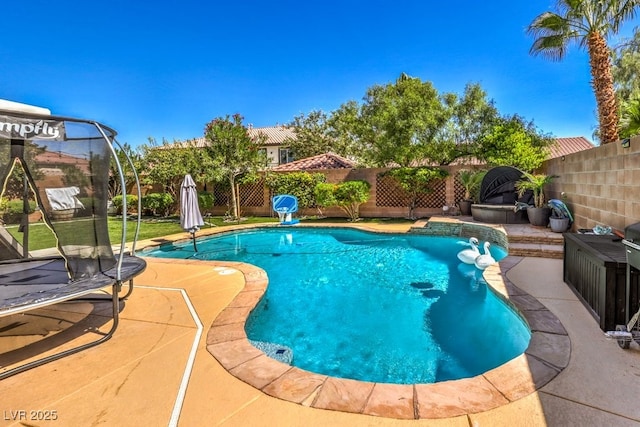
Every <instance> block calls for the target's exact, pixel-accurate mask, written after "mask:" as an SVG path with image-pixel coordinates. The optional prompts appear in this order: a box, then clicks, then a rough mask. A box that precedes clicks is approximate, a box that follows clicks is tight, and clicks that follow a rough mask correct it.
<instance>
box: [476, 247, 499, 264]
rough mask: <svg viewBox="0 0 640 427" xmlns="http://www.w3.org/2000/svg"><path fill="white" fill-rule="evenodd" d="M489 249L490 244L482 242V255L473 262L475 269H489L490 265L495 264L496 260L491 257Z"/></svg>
mask: <svg viewBox="0 0 640 427" xmlns="http://www.w3.org/2000/svg"><path fill="white" fill-rule="evenodd" d="M489 247H491V243H489V242H484V253H483V254H482V255H480V256H479V257H477V258H476V259H475V261H474V264H475V265H476V268H479V269H480V270H484V269H485V268H487V267H489V266H490V265H491V264H495V262H496V260H495V259H494V258H493V257H492V256H491V252H489Z"/></svg>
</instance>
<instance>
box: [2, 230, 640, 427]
mask: <svg viewBox="0 0 640 427" xmlns="http://www.w3.org/2000/svg"><path fill="white" fill-rule="evenodd" d="M386 228H387V230H388V229H390V228H391V229H393V231H406V228H407V227H404V228H403V226H392V227H386ZM145 244H153V242H142V243H141V246H144V245H145ZM505 262H507V263H510V264H511V265H512V267H511V268H510V269H508V271H507V272H506V273H505V274H506V278H507V279H508V280H509V281H510V282H512V283H513V284H515V285H516V286H517V287H518V288H520V289H521V290H522V291H524V292H526V293H528V294H530V295H532V296H533V297H535V298H536V299H537V300H538V301H539V302H540V303H542V304H543V305H544V306H545V307H546V308H547V309H548V310H550V311H551V312H552V313H553V314H555V316H557V318H558V319H559V320H560V321H561V323H562V325H563V326H564V328H565V329H566V332H567V334H568V336H569V339H570V342H571V344H570V357H569V358H568V360H567V361H564V363H565V365H566V367H565V368H564V369H563V370H562V371H561V372H560V373H559V374H558V375H557V376H555V377H554V378H553V379H552V380H551V381H550V382H548V383H546V384H545V385H543V386H542V387H540V388H538V389H537V390H535V391H532V392H530V393H528V394H526V395H525V396H523V397H521V398H518V399H516V400H513V401H508V402H506V403H505V404H503V405H500V406H498V407H495V408H494V409H490V410H486V411H480V412H469V413H466V414H462V415H458V416H453V417H446V418H437V419H419V420H401V419H394V418H385V417H379V416H371V415H361V414H354V413H347V412H341V411H334V410H326V409H317V408H314V407H310V406H311V402H302V404H298V403H292V402H289V401H285V400H282V399H278V398H274V397H272V396H269V395H268V394H266V393H264V392H262V391H260V390H258V389H257V388H254V387H252V386H250V385H248V384H247V383H245V382H244V381H241V380H240V379H238V378H236V376H234V375H232V374H230V373H229V372H227V370H226V369H225V368H224V367H223V366H222V365H221V364H220V363H218V361H217V360H216V359H215V358H214V357H213V356H212V355H211V353H209V351H208V350H207V334H208V331H209V329H210V327H211V325H212V324H213V322H214V320H215V319H216V318H217V317H218V316H219V314H220V313H221V312H222V311H223V310H224V309H225V308H227V306H229V304H230V303H231V302H232V301H234V299H235V298H236V296H238V294H239V293H240V292H241V291H242V289H243V288H244V287H245V283H247V284H250V283H251V282H252V281H253V280H255V277H251V275H250V272H251V271H252V270H251V269H247V268H245V266H244V265H241V264H234V263H218V262H201V261H180V260H171V261H169V260H159V259H153V258H148V268H147V270H146V271H145V272H144V273H143V274H142V275H141V276H139V277H138V278H137V279H136V281H135V283H136V289H135V290H134V292H133V294H132V296H131V297H130V298H129V299H128V300H127V301H126V303H125V306H124V308H123V310H122V313H121V324H120V326H119V328H118V330H117V331H116V334H115V335H114V337H113V338H112V339H111V340H109V341H107V342H106V343H104V344H101V345H99V346H97V347H95V348H92V349H89V350H86V351H83V352H80V353H78V354H75V355H73V356H70V357H67V358H64V359H62V360H59V361H56V362H52V363H49V364H47V365H44V366H41V367H38V368H35V369H32V370H30V371H27V372H24V373H21V374H18V375H15V376H13V377H10V378H7V379H5V380H2V381H0V393H1V396H2V399H0V410H1V411H2V413H1V414H0V425H69V426H78V425H108V426H122V425H148V426H163V425H181V426H195V425H226V426H272V425H280V426H309V425H318V426H329V425H331V426H334V425H345V426H360V425H362V426H378V425H405V426H406V425H416V426H418V425H429V426H481V425H487V426H516V425H517V426H520V425H523V426H545V425H548V426H569V425H571V426H574V425H575V426H585V425H589V426H637V425H640V405H639V404H638V396H639V395H640V347H639V346H638V345H637V344H635V343H634V344H632V345H631V348H630V349H629V350H622V349H620V348H619V347H618V345H617V344H616V342H615V341H611V340H608V339H606V338H605V337H604V335H603V333H602V331H601V330H600V329H599V327H598V325H597V323H596V321H595V320H594V319H593V318H592V316H591V315H590V314H589V313H588V311H587V309H586V308H585V307H584V306H583V305H582V303H581V302H580V301H579V300H578V298H577V297H576V296H575V295H574V293H573V292H572V291H571V290H570V288H569V287H568V286H567V285H566V284H565V283H564V282H563V280H562V260H560V259H548V258H536V257H513V256H510V257H508V258H507V259H506V261H505ZM108 309H109V307H108V304H102V303H94V302H77V303H68V304H60V305H58V306H53V307H50V308H47V309H40V310H37V311H33V312H29V313H28V314H24V315H16V316H10V317H6V318H4V319H0V320H1V322H0V345H1V347H2V352H3V353H2V354H1V355H0V365H2V369H5V368H7V367H11V366H12V365H13V364H16V363H22V362H24V361H25V360H28V359H30V358H32V357H34V356H39V355H41V354H42V353H46V352H48V351H50V348H51V347H53V346H57V345H62V346H70V345H71V344H75V343H77V342H79V341H88V340H90V339H92V338H93V337H95V334H99V333H100V330H106V329H107V328H108V324H105V322H107V317H106V316H104V314H105V313H104V311H103V310H108ZM17 324H20V326H18V327H17V328H16V327H13V328H12V331H13V332H11V334H8V333H3V331H4V329H5V328H6V329H8V328H7V326H8V325H13V326H15V325H17ZM16 331H18V333H16ZM562 363H563V361H562V360H559V361H558V364H562ZM506 400H509V399H508V398H507V399H506ZM44 418H48V420H46V419H44ZM54 418H55V419H54Z"/></svg>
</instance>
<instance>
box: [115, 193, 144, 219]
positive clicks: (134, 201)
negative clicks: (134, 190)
mask: <svg viewBox="0 0 640 427" xmlns="http://www.w3.org/2000/svg"><path fill="white" fill-rule="evenodd" d="M111 202H112V203H113V207H114V208H115V209H116V213H117V214H118V215H122V195H121V194H120V195H118V196H115V197H114V198H113V199H111ZM137 209H138V196H134V195H133V194H127V213H128V214H129V213H132V212H135V211H136V210H137Z"/></svg>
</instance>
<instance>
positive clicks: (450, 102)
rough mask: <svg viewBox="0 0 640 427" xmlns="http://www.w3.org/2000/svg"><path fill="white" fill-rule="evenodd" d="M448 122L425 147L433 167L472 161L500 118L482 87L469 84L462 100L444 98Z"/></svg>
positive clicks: (458, 97) (450, 94)
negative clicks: (479, 145) (481, 142)
mask: <svg viewBox="0 0 640 427" xmlns="http://www.w3.org/2000/svg"><path fill="white" fill-rule="evenodd" d="M443 100H444V104H445V105H446V106H447V108H448V111H449V113H448V116H449V118H448V120H447V123H445V125H444V126H443V128H442V129H441V131H440V132H438V134H437V136H436V138H435V139H434V141H432V143H430V144H428V145H426V147H425V149H426V151H425V157H426V158H427V159H429V160H430V161H431V162H432V163H434V164H438V165H448V164H451V163H452V162H453V161H454V160H457V159H460V158H465V157H467V158H471V157H472V156H473V155H474V153H475V152H476V151H477V150H478V148H477V147H478V143H479V141H480V140H481V139H482V138H483V137H484V136H485V135H486V134H487V133H489V132H490V131H491V129H492V126H493V124H494V123H495V121H496V119H497V118H498V117H499V116H498V110H497V109H496V107H495V105H494V102H493V101H492V100H489V99H487V94H486V92H485V91H484V90H483V89H482V87H481V86H480V85H479V84H477V83H476V84H467V85H466V86H465V88H464V92H463V94H462V96H458V95H457V94H454V93H447V94H445V95H443Z"/></svg>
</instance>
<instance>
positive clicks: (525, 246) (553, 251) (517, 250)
mask: <svg viewBox="0 0 640 427" xmlns="http://www.w3.org/2000/svg"><path fill="white" fill-rule="evenodd" d="M509 255H513V256H529V257H539V258H553V259H562V258H563V257H564V245H563V244H556V243H555V242H536V243H519V242H517V243H511V239H509Z"/></svg>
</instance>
